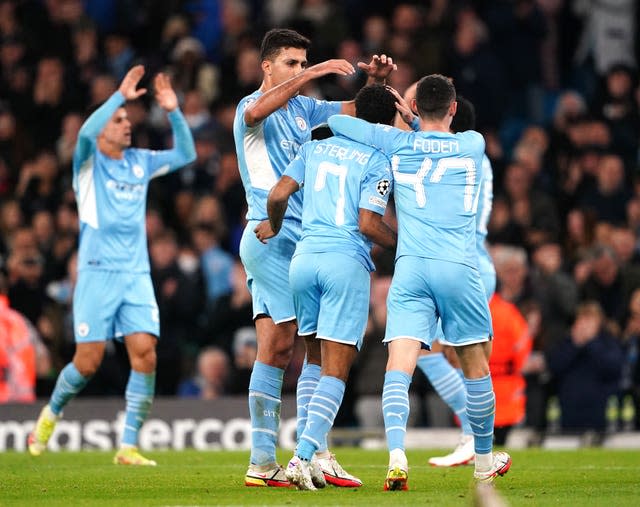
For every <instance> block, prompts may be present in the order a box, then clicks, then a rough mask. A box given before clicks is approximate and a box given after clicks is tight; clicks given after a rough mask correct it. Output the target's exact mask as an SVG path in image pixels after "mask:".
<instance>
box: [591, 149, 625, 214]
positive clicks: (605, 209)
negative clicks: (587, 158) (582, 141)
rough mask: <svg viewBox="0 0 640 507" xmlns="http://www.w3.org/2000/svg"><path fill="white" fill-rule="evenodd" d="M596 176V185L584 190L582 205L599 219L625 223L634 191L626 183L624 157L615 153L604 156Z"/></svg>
mask: <svg viewBox="0 0 640 507" xmlns="http://www.w3.org/2000/svg"><path fill="white" fill-rule="evenodd" d="M595 178H596V185H595V186H594V187H592V188H590V189H588V190H586V191H585V192H584V194H583V195H582V198H581V199H580V204H581V206H582V207H583V208H584V209H587V210H591V211H593V213H594V214H595V215H596V217H597V220H599V221H604V222H607V223H610V224H613V225H620V224H624V222H625V220H626V216H627V203H628V202H629V199H631V195H632V193H631V190H630V189H629V187H628V186H627V185H626V183H625V176H624V164H623V162H622V159H621V158H620V157H619V156H618V155H614V154H607V155H604V156H602V157H601V158H600V162H599V163H598V167H597V169H596V176H595Z"/></svg>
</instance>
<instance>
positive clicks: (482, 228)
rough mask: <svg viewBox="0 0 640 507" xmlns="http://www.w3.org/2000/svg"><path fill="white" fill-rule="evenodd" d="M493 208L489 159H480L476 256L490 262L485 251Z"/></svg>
mask: <svg viewBox="0 0 640 507" xmlns="http://www.w3.org/2000/svg"><path fill="white" fill-rule="evenodd" d="M492 206H493V169H492V168H491V162H490V161H489V157H487V156H486V155H484V156H483V157H482V176H481V178H480V197H479V198H478V210H477V213H476V248H477V249H478V255H479V256H482V257H484V258H485V259H488V260H489V262H493V261H492V260H491V255H489V251H488V250H487V244H486V239H487V232H488V231H487V227H488V225H489V219H490V218H491V208H492Z"/></svg>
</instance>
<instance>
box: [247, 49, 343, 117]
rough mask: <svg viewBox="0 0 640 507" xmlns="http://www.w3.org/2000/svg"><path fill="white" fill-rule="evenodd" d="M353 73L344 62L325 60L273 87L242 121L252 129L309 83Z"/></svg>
mask: <svg viewBox="0 0 640 507" xmlns="http://www.w3.org/2000/svg"><path fill="white" fill-rule="evenodd" d="M353 73H355V69H354V68H353V65H351V64H350V63H349V62H347V61H346V60H327V61H325V62H322V63H318V64H316V65H312V66H311V67H309V68H308V69H305V70H303V71H302V72H300V73H299V74H297V75H295V76H294V77H292V78H291V79H288V80H287V81H285V82H284V83H280V84H279V85H277V86H274V87H273V88H271V89H270V90H268V91H267V92H265V93H264V94H262V95H261V96H260V97H259V98H258V99H257V100H256V101H255V102H252V103H251V104H250V105H249V106H248V107H247V108H246V109H245V111H244V121H245V123H246V124H247V125H248V126H249V127H253V126H255V125H257V124H258V123H260V122H261V121H262V120H264V119H265V118H266V117H267V116H269V115H270V114H271V113H273V112H274V111H276V110H277V109H280V108H281V107H282V106H284V105H285V104H286V103H287V101H288V100H289V99H290V98H292V97H294V96H295V95H296V94H297V93H298V91H299V90H300V88H301V87H302V86H303V85H304V84H305V83H308V82H309V81H312V80H313V79H317V78H319V77H322V76H326V75H327V74H338V75H340V76H347V75H349V74H353Z"/></svg>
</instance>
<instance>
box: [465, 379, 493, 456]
mask: <svg viewBox="0 0 640 507" xmlns="http://www.w3.org/2000/svg"><path fill="white" fill-rule="evenodd" d="M464 384H465V386H466V388H467V415H468V417H469V422H470V423H471V429H472V430H473V440H474V447H475V451H476V453H477V454H488V453H490V452H491V450H492V448H493V422H494V419H495V412H496V397H495V395H494V393H493V383H492V382H491V376H490V375H487V376H486V377H482V378H478V379H468V378H465V379H464Z"/></svg>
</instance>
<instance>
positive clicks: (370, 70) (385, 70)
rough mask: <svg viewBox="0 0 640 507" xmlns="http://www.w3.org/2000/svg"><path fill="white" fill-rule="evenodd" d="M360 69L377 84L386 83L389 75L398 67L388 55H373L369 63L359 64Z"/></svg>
mask: <svg viewBox="0 0 640 507" xmlns="http://www.w3.org/2000/svg"><path fill="white" fill-rule="evenodd" d="M358 68H359V69H362V70H364V71H365V72H366V73H367V75H368V76H369V79H370V80H373V82H375V83H384V81H385V80H386V79H387V77H389V74H391V72H393V71H394V70H396V69H397V68H398V66H397V65H396V64H395V63H393V58H391V57H390V56H387V55H380V56H378V55H373V56H372V57H371V61H370V62H369V63H364V62H358Z"/></svg>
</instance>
